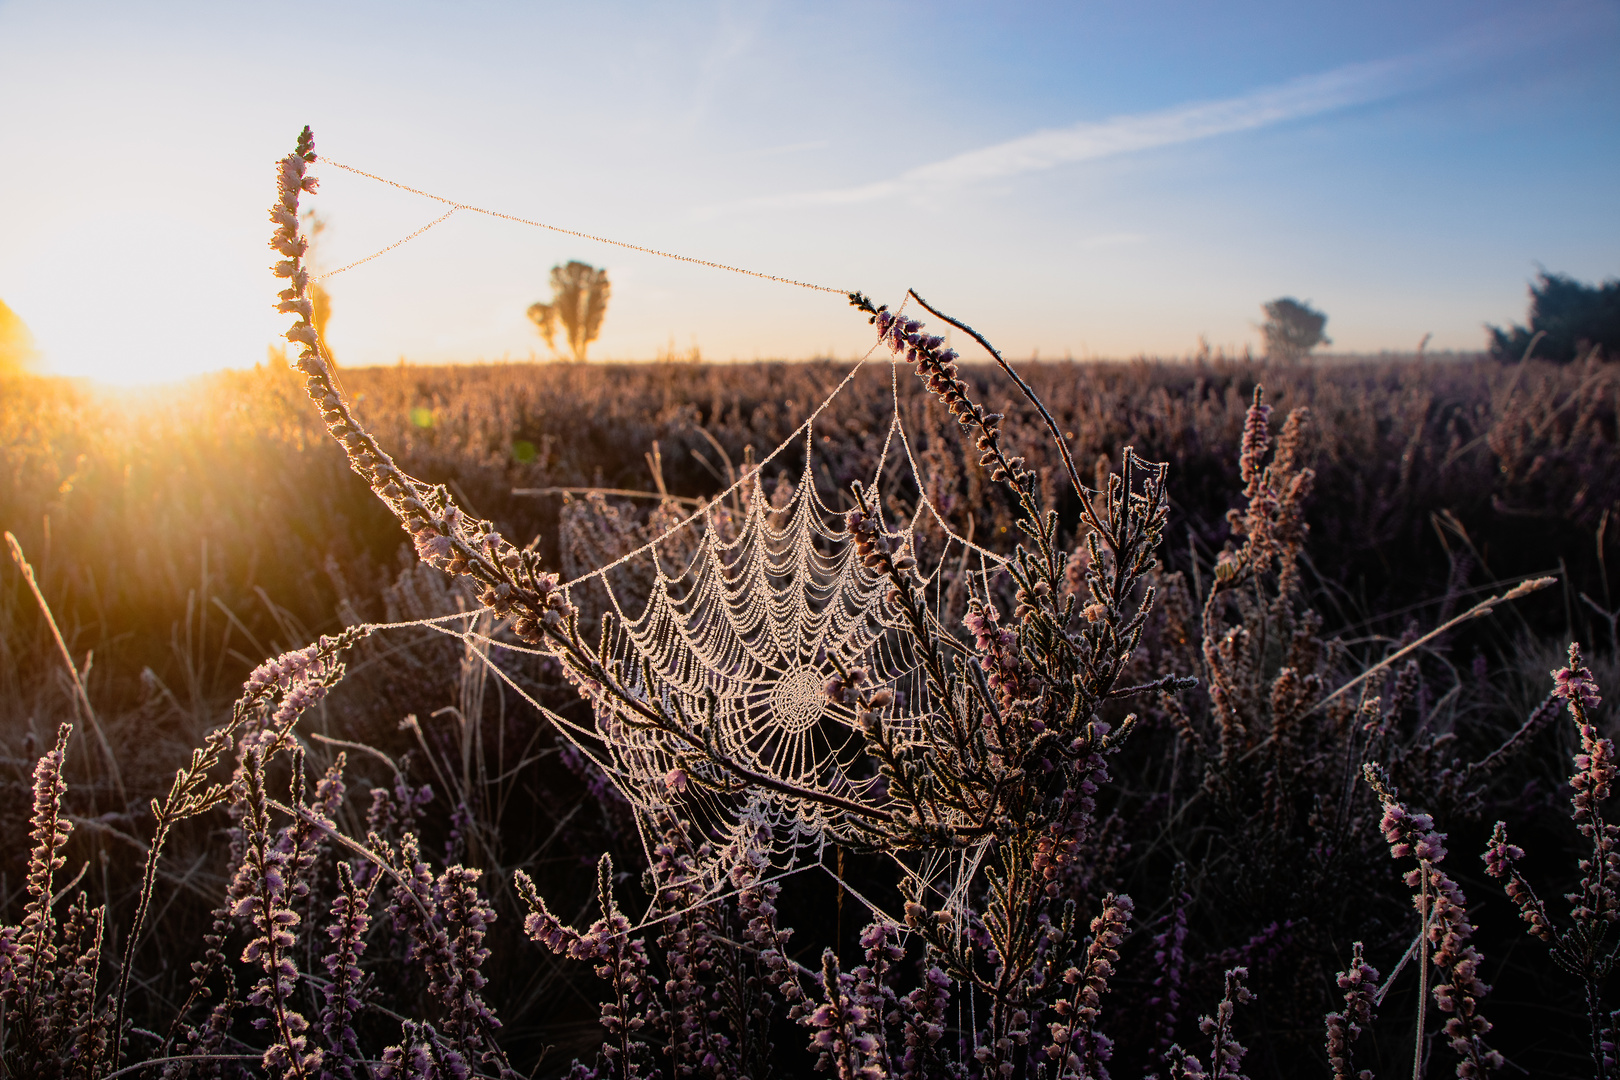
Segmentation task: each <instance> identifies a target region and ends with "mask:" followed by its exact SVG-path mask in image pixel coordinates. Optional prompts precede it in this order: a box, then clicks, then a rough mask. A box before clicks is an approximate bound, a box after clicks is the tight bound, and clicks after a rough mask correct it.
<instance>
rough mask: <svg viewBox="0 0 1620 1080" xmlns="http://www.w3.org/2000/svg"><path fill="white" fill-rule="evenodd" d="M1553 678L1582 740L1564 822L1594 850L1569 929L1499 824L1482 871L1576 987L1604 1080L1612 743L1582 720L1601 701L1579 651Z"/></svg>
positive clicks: (1619, 877) (1618, 910)
mask: <svg viewBox="0 0 1620 1080" xmlns="http://www.w3.org/2000/svg"><path fill="white" fill-rule="evenodd" d="M1552 675H1553V683H1554V689H1553V693H1552V696H1553V698H1562V699H1563V700H1564V701H1565V702H1567V703H1568V706H1569V713H1570V716H1571V717H1572V718H1573V719H1574V721H1575V726H1576V730H1577V732H1578V734H1579V736H1580V740H1581V745H1580V749H1579V750H1578V751H1576V754H1575V771H1574V773H1573V774H1572V775H1571V776H1570V778H1569V786H1570V788H1571V790H1572V791H1573V792H1574V794H1573V795H1572V796H1571V798H1570V808H1571V813H1570V817H1571V819H1572V820H1573V821H1574V822H1575V826H1576V828H1577V829H1578V830H1579V831H1580V834H1581V835H1582V836H1583V837H1584V838H1585V839H1586V841H1587V842H1588V843H1590V844H1591V845H1592V853H1591V855H1590V856H1588V857H1586V858H1583V859H1581V860H1580V862H1579V863H1578V864H1577V865H1578V867H1579V869H1580V871H1581V879H1580V883H1579V885H1578V887H1577V889H1576V891H1575V892H1573V893H1570V894H1569V896H1568V899H1569V900H1570V902H1571V910H1570V922H1571V924H1572V925H1571V926H1570V927H1569V928H1568V929H1560V928H1559V927H1558V926H1557V924H1556V923H1554V921H1553V919H1552V916H1551V914H1550V913H1549V912H1548V910H1547V905H1546V904H1545V903H1544V902H1543V901H1542V900H1541V898H1540V897H1538V896H1537V895H1536V892H1535V890H1534V889H1533V888H1532V887H1531V886H1530V883H1529V882H1528V881H1526V880H1525V878H1524V875H1523V874H1521V873H1520V872H1519V869H1518V867H1517V866H1516V865H1515V863H1517V862H1518V861H1519V860H1521V859H1523V858H1524V849H1523V848H1520V847H1519V846H1518V845H1516V844H1512V843H1509V842H1508V836H1507V826H1506V824H1504V823H1503V822H1500V821H1498V822H1497V823H1496V827H1495V829H1494V830H1493V831H1492V833H1491V840H1490V843H1489V844H1488V845H1487V846H1486V848H1485V854H1484V860H1485V870H1486V872H1487V873H1488V874H1490V875H1491V876H1492V877H1494V878H1496V879H1498V880H1502V881H1504V884H1505V887H1506V890H1507V894H1508V898H1509V899H1510V900H1512V901H1513V903H1514V905H1515V906H1516V907H1517V908H1518V909H1519V917H1520V918H1521V919H1523V920H1524V922H1525V923H1526V924H1527V932H1528V933H1529V934H1531V935H1532V936H1533V937H1537V938H1540V939H1541V940H1542V941H1545V942H1546V943H1547V945H1548V946H1549V948H1550V955H1551V956H1552V959H1553V961H1554V963H1556V964H1557V965H1558V966H1559V967H1561V968H1563V969H1564V970H1565V971H1567V972H1569V973H1570V974H1572V975H1574V976H1575V977H1576V978H1578V979H1580V980H1581V983H1582V985H1583V987H1584V988H1585V993H1586V1009H1587V1021H1588V1023H1589V1025H1590V1027H1591V1054H1592V1064H1593V1068H1594V1069H1595V1075H1596V1076H1597V1078H1598V1080H1607V1078H1608V1077H1610V1076H1612V1075H1613V1073H1614V1071H1615V1066H1616V1064H1617V1063H1616V1061H1615V1053H1614V1049H1613V1045H1612V1036H1611V1030H1612V1026H1613V1018H1612V1017H1611V1016H1610V1015H1609V1014H1608V1013H1607V1012H1605V1010H1604V1007H1603V984H1604V981H1605V980H1606V979H1607V978H1608V975H1609V973H1610V972H1611V971H1612V970H1613V968H1614V964H1615V960H1616V954H1617V952H1620V941H1611V940H1609V935H1610V933H1611V930H1612V926H1613V924H1614V923H1615V922H1616V920H1620V902H1617V898H1616V894H1617V891H1620V826H1616V825H1612V824H1610V823H1609V822H1607V821H1605V820H1604V817H1603V803H1604V802H1605V801H1607V800H1608V797H1609V795H1610V793H1611V788H1612V785H1613V783H1614V778H1615V774H1616V771H1617V770H1616V766H1615V764H1614V762H1615V753H1614V744H1613V743H1612V742H1610V741H1609V740H1608V739H1605V738H1601V737H1600V736H1599V735H1598V730H1597V727H1596V726H1595V725H1594V724H1593V723H1592V719H1591V717H1590V715H1589V713H1588V710H1590V709H1595V708H1596V707H1597V706H1598V705H1599V704H1601V703H1602V701H1603V699H1602V697H1601V695H1600V693H1599V688H1598V685H1597V681H1596V680H1595V679H1594V678H1593V677H1592V673H1591V671H1589V670H1588V669H1587V668H1586V667H1584V666H1583V665H1582V663H1581V651H1580V646H1579V645H1576V644H1574V643H1571V644H1570V646H1569V663H1568V664H1567V665H1566V666H1565V667H1562V668H1559V669H1558V670H1556V671H1554V672H1553V673H1552Z"/></svg>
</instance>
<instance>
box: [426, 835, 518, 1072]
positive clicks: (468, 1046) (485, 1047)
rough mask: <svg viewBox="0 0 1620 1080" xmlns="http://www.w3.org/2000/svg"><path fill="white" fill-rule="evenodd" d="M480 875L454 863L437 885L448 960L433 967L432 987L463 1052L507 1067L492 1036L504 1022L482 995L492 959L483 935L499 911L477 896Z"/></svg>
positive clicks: (435, 890)
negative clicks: (485, 966)
mask: <svg viewBox="0 0 1620 1080" xmlns="http://www.w3.org/2000/svg"><path fill="white" fill-rule="evenodd" d="M481 874H482V871H480V870H470V869H468V868H466V867H463V866H451V867H448V868H446V869H445V871H444V873H442V874H440V875H439V880H438V881H436V882H435V883H434V885H433V897H434V900H435V901H436V902H437V904H438V908H439V911H440V912H441V914H442V917H443V919H444V924H445V927H446V929H447V937H448V949H447V950H446V953H445V957H444V962H443V963H441V964H440V965H439V967H438V970H436V971H434V975H435V984H434V987H433V991H434V993H435V994H436V995H437V996H438V998H439V1001H440V1002H441V1003H443V1005H444V1006H445V1009H446V1010H447V1017H446V1027H447V1029H448V1031H449V1034H450V1036H451V1037H452V1038H453V1039H455V1041H456V1044H457V1045H458V1046H459V1047H460V1048H461V1050H462V1052H463V1053H464V1054H465V1055H466V1056H467V1057H469V1058H471V1057H473V1056H474V1055H475V1054H476V1055H478V1056H480V1058H481V1060H484V1061H497V1062H499V1063H500V1064H501V1065H503V1066H504V1065H505V1061H504V1059H503V1058H502V1057H501V1056H500V1053H499V1051H498V1050H497V1048H496V1046H495V1043H494V1039H493V1034H494V1032H495V1031H497V1030H499V1028H500V1026H501V1022H500V1021H499V1020H498V1019H496V1017H495V1012H494V1010H493V1009H491V1008H490V1007H489V1005H488V1004H487V1003H486V1002H485V1001H484V998H483V995H482V993H481V991H482V990H483V988H484V986H485V984H486V983H487V982H488V981H489V980H488V979H486V978H485V977H484V974H483V972H481V971H480V970H479V968H480V967H482V966H483V963H484V961H485V960H487V959H489V949H488V947H486V946H485V945H484V936H485V934H486V933H487V928H488V926H489V925H490V923H493V922H494V921H495V909H494V908H493V907H491V906H490V904H489V902H488V901H487V900H485V899H484V898H483V897H482V896H480V895H479V894H478V879H479V877H480V876H481ZM503 1071H506V1070H505V1069H504V1068H503Z"/></svg>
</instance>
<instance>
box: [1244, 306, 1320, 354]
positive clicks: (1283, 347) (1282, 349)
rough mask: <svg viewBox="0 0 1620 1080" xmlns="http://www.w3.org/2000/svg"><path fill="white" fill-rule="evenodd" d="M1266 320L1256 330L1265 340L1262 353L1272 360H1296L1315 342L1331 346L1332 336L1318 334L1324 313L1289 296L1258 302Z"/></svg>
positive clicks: (1313, 345)
mask: <svg viewBox="0 0 1620 1080" xmlns="http://www.w3.org/2000/svg"><path fill="white" fill-rule="evenodd" d="M1260 309H1261V310H1262V311H1264V312H1265V313H1266V321H1265V322H1264V323H1262V324H1261V325H1260V333H1261V334H1263V335H1264V336H1265V339H1266V355H1267V356H1269V357H1271V358H1272V359H1273V360H1299V359H1301V358H1303V357H1304V356H1306V355H1307V354H1309V353H1310V351H1311V350H1312V349H1314V348H1316V347H1317V346H1318V345H1331V344H1333V339H1332V338H1330V337H1328V336H1327V335H1326V334H1324V333H1322V330H1323V329H1324V328H1325V327H1326V326H1327V316H1326V315H1324V314H1322V313H1321V312H1320V311H1317V310H1316V309H1314V308H1312V307H1311V305H1310V304H1309V303H1304V304H1302V303H1300V302H1299V301H1298V300H1295V299H1294V298H1293V297H1291V296H1284V297H1279V298H1278V299H1276V300H1273V301H1271V302H1270V303H1268V304H1261V305H1260Z"/></svg>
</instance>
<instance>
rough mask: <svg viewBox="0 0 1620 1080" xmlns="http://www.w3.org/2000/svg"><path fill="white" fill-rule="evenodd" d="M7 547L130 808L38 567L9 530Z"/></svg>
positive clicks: (122, 800)
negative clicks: (41, 584)
mask: <svg viewBox="0 0 1620 1080" xmlns="http://www.w3.org/2000/svg"><path fill="white" fill-rule="evenodd" d="M6 547H8V548H10V549H11V559H12V561H13V562H15V563H16V564H17V569H19V570H21V571H22V576H23V580H24V581H26V582H28V588H29V589H30V590H31V591H32V592H33V594H34V599H35V600H37V601H39V610H40V611H42V612H43V613H44V615H45V622H46V623H47V624H48V625H49V626H50V628H51V635H52V636H53V637H55V638H56V647H57V648H58V649H59V650H60V651H61V653H62V663H64V664H66V665H67V669H68V674H69V675H70V676H72V678H73V689H74V690H75V691H76V695H75V698H74V700H75V702H76V703H77V705H78V707H79V708H81V709H83V710H84V717H85V720H86V721H88V722H89V724H90V730H91V731H93V732H95V733H96V743H97V745H99V746H100V747H101V753H102V756H103V757H105V758H106V761H107V775H108V776H109V777H110V778H111V780H112V783H113V788H114V789H115V790H116V791H117V792H118V803H119V806H120V807H123V806H128V805H129V796H128V795H127V794H126V793H125V791H124V777H123V774H122V773H121V772H119V769H118V758H117V756H116V755H114V754H113V750H112V745H111V744H110V743H108V741H107V735H106V733H105V732H103V731H102V730H101V721H99V720H97V719H96V710H95V709H94V708H92V707H91V705H90V695H89V693H87V692H86V691H85V688H84V678H83V677H82V676H81V675H80V674H79V668H78V666H77V665H76V664H74V662H73V654H72V653H70V652H69V651H68V647H67V641H66V640H64V639H63V637H62V631H61V629H60V628H59V627H58V626H57V625H56V616H54V615H52V614H51V605H50V604H48V603H47V602H46V601H45V594H44V593H43V592H41V591H40V588H39V581H38V580H37V579H36V578H35V577H34V568H33V567H32V566H30V565H29V563H28V559H27V558H26V557H25V556H24V555H23V549H22V544H21V543H19V542H18V540H17V538H16V537H15V536H13V535H11V533H10V532H9V531H8V532H7V533H6Z"/></svg>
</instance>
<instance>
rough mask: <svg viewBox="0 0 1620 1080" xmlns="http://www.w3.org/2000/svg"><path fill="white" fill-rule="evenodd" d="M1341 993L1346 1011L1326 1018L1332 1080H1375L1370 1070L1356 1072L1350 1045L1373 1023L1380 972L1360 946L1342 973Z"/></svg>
mask: <svg viewBox="0 0 1620 1080" xmlns="http://www.w3.org/2000/svg"><path fill="white" fill-rule="evenodd" d="M1338 983H1339V989H1340V990H1343V991H1344V1011H1343V1012H1331V1013H1328V1014H1327V1017H1326V1024H1327V1056H1328V1064H1329V1065H1331V1066H1332V1067H1333V1080H1373V1074H1372V1070H1371V1069H1362V1070H1361V1071H1360V1072H1354V1071H1353V1070H1354V1069H1355V1064H1354V1062H1353V1058H1352V1054H1351V1045H1352V1044H1353V1043H1354V1042H1355V1041H1356V1039H1357V1038H1359V1037H1360V1035H1361V1031H1362V1029H1363V1028H1365V1027H1366V1026H1367V1025H1368V1024H1371V1023H1372V1020H1373V1006H1374V997H1375V995H1376V994H1377V992H1378V969H1377V968H1375V967H1373V966H1372V965H1371V964H1369V963H1367V962H1366V960H1365V959H1364V958H1363V957H1362V953H1361V942H1359V941H1358V942H1356V943H1355V944H1354V945H1353V946H1352V951H1351V954H1350V966H1349V967H1347V968H1345V969H1344V970H1343V971H1341V972H1339V977H1338Z"/></svg>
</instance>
